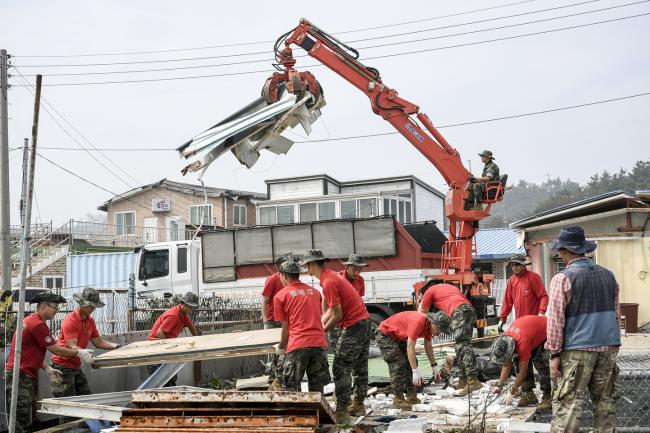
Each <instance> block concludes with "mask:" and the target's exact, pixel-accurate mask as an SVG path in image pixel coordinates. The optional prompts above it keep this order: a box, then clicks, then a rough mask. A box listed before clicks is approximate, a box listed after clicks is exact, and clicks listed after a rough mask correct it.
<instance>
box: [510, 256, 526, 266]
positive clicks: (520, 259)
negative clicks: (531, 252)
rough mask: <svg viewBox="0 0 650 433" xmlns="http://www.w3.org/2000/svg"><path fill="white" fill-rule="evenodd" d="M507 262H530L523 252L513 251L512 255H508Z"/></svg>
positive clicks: (521, 263) (523, 263)
mask: <svg viewBox="0 0 650 433" xmlns="http://www.w3.org/2000/svg"><path fill="white" fill-rule="evenodd" d="M508 263H519V264H520V265H524V266H526V265H530V262H529V261H528V260H526V255H525V254H518V253H515V254H513V255H512V256H510V261H508Z"/></svg>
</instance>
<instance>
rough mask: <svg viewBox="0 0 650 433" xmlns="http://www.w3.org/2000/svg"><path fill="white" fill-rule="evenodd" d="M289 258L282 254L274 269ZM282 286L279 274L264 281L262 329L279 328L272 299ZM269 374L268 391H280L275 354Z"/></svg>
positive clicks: (279, 365)
mask: <svg viewBox="0 0 650 433" xmlns="http://www.w3.org/2000/svg"><path fill="white" fill-rule="evenodd" d="M290 257H291V255H290V254H284V255H282V256H280V257H278V258H277V259H276V261H275V266H276V269H277V268H279V267H280V265H281V264H282V263H283V262H285V261H286V260H288V259H289V258H290ZM283 287H284V284H282V281H281V280H280V273H279V272H276V273H274V274H272V275H269V276H268V277H267V278H266V281H264V289H263V290H262V308H261V310H262V324H263V325H264V329H271V328H279V327H280V321H278V320H276V318H275V314H274V308H273V304H274V303H273V298H274V297H275V295H277V294H278V292H280V290H282V288H283ZM267 368H268V373H269V381H268V382H269V391H282V382H281V381H280V379H281V378H282V374H280V373H281V372H282V357H281V356H279V355H277V354H275V355H273V357H272V359H271V363H270V364H269V365H268V367H267Z"/></svg>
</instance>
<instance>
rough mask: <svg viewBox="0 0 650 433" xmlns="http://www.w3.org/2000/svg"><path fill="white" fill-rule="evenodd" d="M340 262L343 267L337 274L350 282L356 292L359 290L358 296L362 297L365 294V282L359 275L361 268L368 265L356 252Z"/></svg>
mask: <svg viewBox="0 0 650 433" xmlns="http://www.w3.org/2000/svg"><path fill="white" fill-rule="evenodd" d="M342 264H344V265H345V269H343V270H342V271H340V272H339V274H341V276H343V277H345V278H346V279H347V280H348V281H349V282H350V283H352V285H353V286H354V288H355V289H357V292H359V296H361V297H362V298H363V297H364V296H365V295H366V282H365V281H364V279H363V277H362V276H361V271H362V270H363V268H365V267H366V266H368V264H367V263H365V262H364V261H363V257H361V256H360V255H358V254H350V257H348V261H347V262H343V263H342Z"/></svg>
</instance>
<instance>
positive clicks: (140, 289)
mask: <svg viewBox="0 0 650 433" xmlns="http://www.w3.org/2000/svg"><path fill="white" fill-rule="evenodd" d="M200 250H201V241H200V240H192V241H172V242H158V243H153V244H148V245H145V246H144V247H142V248H140V250H139V254H138V260H137V263H136V269H137V275H136V279H135V287H136V292H137V293H138V294H140V295H141V296H147V297H149V296H151V297H164V296H165V295H167V296H169V295H180V294H183V293H185V292H187V291H188V290H191V291H193V292H194V293H199V280H198V275H199V269H201V263H200V262H201V254H200Z"/></svg>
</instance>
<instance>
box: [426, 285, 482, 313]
mask: <svg viewBox="0 0 650 433" xmlns="http://www.w3.org/2000/svg"><path fill="white" fill-rule="evenodd" d="M463 304H468V305H472V304H471V303H470V302H469V301H468V300H467V298H466V297H465V295H463V294H462V293H461V291H460V290H458V288H457V287H456V286H453V285H451V284H436V285H435V286H431V287H429V288H428V289H427V291H426V292H424V296H423V297H422V311H429V309H430V308H431V305H435V307H436V308H437V309H438V310H440V311H443V312H444V313H445V314H447V316H449V317H451V315H452V313H453V312H454V310H456V308H458V307H460V306H461V305H463Z"/></svg>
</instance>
